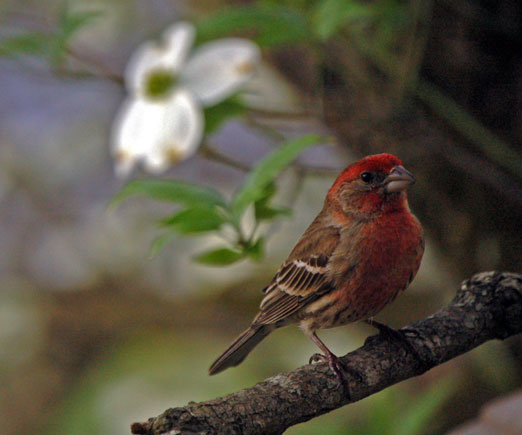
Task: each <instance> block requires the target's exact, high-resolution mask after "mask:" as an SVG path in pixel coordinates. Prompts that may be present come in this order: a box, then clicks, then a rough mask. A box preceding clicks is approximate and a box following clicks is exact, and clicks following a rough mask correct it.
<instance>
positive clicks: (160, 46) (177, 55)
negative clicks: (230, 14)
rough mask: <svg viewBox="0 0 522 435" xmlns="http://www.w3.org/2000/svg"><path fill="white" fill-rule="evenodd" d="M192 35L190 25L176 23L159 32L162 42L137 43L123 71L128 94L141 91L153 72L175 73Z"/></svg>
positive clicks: (187, 49)
mask: <svg viewBox="0 0 522 435" xmlns="http://www.w3.org/2000/svg"><path fill="white" fill-rule="evenodd" d="M194 35H195V28H194V26H193V25H192V24H190V23H186V22H179V23H176V24H174V25H173V26H171V27H169V28H168V29H167V30H166V31H165V32H164V33H163V38H162V41H160V42H157V41H148V42H144V43H143V44H141V45H140V46H139V47H138V48H137V49H136V51H135V52H134V53H133V54H132V56H131V57H130V59H129V62H128V63H127V66H126V68H125V73H124V75H125V85H126V87H127V90H128V91H129V92H130V93H140V92H142V91H143V88H144V85H145V83H146V78H147V74H149V73H150V72H153V71H155V70H159V71H172V73H173V74H174V73H176V72H178V71H179V70H180V68H181V66H182V64H183V63H184V62H185V59H186V57H187V54H188V52H189V50H190V49H191V47H192V43H193V41H194Z"/></svg>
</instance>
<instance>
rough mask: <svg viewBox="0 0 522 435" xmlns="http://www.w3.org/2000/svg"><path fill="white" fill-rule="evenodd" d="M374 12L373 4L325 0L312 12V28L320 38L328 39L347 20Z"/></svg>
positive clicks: (361, 17) (352, 20)
mask: <svg viewBox="0 0 522 435" xmlns="http://www.w3.org/2000/svg"><path fill="white" fill-rule="evenodd" d="M375 13H376V11H375V9H374V7H373V4H363V3H360V2H358V1H355V0H325V1H322V2H319V3H318V4H317V8H316V9H315V11H313V14H312V29H313V31H314V33H315V34H316V35H317V36H318V37H319V38H321V39H328V38H329V37H331V36H332V35H334V34H335V33H336V32H337V31H339V30H340V29H341V28H342V27H343V26H345V25H346V24H347V23H349V22H356V21H359V20H362V19H365V18H368V17H372V16H374V15H375Z"/></svg>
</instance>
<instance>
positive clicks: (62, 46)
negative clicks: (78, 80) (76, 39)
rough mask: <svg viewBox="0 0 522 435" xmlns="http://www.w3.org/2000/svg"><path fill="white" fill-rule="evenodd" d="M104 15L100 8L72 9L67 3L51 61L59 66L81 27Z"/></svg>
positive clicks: (53, 45) (54, 42) (52, 47)
mask: <svg viewBox="0 0 522 435" xmlns="http://www.w3.org/2000/svg"><path fill="white" fill-rule="evenodd" d="M101 15H102V12H101V11H99V10H88V11H71V10H70V8H69V6H68V4H67V3H66V4H65V6H64V7H63V9H62V13H61V15H60V19H59V21H58V27H57V28H56V31H55V34H54V38H53V40H52V46H51V50H50V53H49V56H50V61H51V63H52V64H53V65H55V66H58V65H61V64H62V63H63V61H64V60H65V56H66V55H67V49H68V46H69V43H70V40H71V38H72V37H73V36H74V35H75V34H76V32H78V31H79V30H80V29H82V28H83V27H85V26H86V25H87V24H90V23H91V22H92V21H93V20H94V19H96V18H98V17H99V16H101Z"/></svg>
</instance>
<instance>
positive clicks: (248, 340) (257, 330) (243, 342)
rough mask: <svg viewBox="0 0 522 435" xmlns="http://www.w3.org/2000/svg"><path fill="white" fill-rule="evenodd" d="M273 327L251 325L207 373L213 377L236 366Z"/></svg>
mask: <svg viewBox="0 0 522 435" xmlns="http://www.w3.org/2000/svg"><path fill="white" fill-rule="evenodd" d="M273 329H274V327H273V325H257V326H253V325H251V326H250V328H248V329H247V330H246V331H243V333H242V334H241V335H240V336H239V337H237V338H236V339H235V340H234V342H233V343H232V344H231V345H230V346H229V347H228V349H227V350H225V352H223V353H222V355H221V356H220V357H219V358H218V359H217V360H216V361H214V363H213V364H212V365H211V366H210V369H209V370H208V373H209V374H210V375H215V374H216V373H219V372H222V371H223V370H225V369H227V368H229V367H234V366H237V365H238V364H239V363H241V361H243V360H244V359H245V358H246V356H247V355H248V354H249V353H250V351H251V350H252V349H253V348H254V347H256V346H257V345H258V344H259V342H260V341H261V340H263V338H265V337H266V336H267V335H268V334H270V332H272V330H273Z"/></svg>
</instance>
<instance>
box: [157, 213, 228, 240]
mask: <svg viewBox="0 0 522 435" xmlns="http://www.w3.org/2000/svg"><path fill="white" fill-rule="evenodd" d="M225 222H226V220H225V218H224V216H223V214H222V213H220V212H219V210H216V208H206V207H205V208H203V207H197V208H189V209H187V210H183V211H180V212H178V213H176V214H174V215H172V216H170V217H169V218H166V219H164V220H162V221H161V225H163V226H166V227H169V228H171V229H173V230H175V231H177V232H179V233H182V234H194V233H204V232H207V231H213V230H218V229H219V228H220V227H221V225H223V224H224V223H225Z"/></svg>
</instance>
